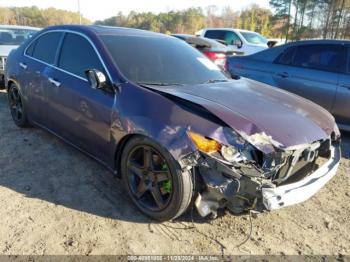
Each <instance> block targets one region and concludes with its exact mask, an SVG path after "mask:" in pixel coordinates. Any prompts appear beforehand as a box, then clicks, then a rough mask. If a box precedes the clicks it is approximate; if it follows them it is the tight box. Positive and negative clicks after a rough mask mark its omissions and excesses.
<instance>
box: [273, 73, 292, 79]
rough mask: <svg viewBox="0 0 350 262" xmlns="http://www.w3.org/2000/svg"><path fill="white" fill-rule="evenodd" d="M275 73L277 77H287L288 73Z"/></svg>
mask: <svg viewBox="0 0 350 262" xmlns="http://www.w3.org/2000/svg"><path fill="white" fill-rule="evenodd" d="M276 75H277V76H279V77H282V78H287V77H289V74H288V73H287V72H282V73H277V74H276Z"/></svg>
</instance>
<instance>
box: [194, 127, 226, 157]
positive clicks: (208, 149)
mask: <svg viewBox="0 0 350 262" xmlns="http://www.w3.org/2000/svg"><path fill="white" fill-rule="evenodd" d="M188 135H189V137H190V138H191V140H192V141H193V143H194V144H195V145H196V146H197V148H198V149H199V150H200V151H202V152H205V153H213V152H217V151H220V149H221V145H220V144H219V143H218V142H217V141H215V140H212V139H207V138H205V137H203V136H201V135H198V134H196V133H193V132H188Z"/></svg>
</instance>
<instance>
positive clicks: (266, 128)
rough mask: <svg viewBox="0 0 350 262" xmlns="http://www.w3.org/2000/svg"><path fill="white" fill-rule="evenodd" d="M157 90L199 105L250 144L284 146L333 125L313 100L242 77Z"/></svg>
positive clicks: (319, 135)
mask: <svg viewBox="0 0 350 262" xmlns="http://www.w3.org/2000/svg"><path fill="white" fill-rule="evenodd" d="M153 88H154V87H153ZM157 89H158V90H159V91H161V92H165V93H168V94H171V95H174V96H177V97H181V98H182V99H186V100H188V101H191V102H194V103H197V104H199V105H202V106H203V107H204V108H206V109H207V110H208V111H210V112H211V113H212V114H214V115H216V116H217V117H218V118H220V119H221V120H222V121H224V122H225V123H226V124H227V125H229V126H230V127H231V128H232V129H233V130H235V131H236V132H237V133H238V134H240V135H241V136H243V137H244V138H245V139H247V140H248V141H249V142H251V143H253V144H254V139H255V140H256V141H257V142H256V143H267V142H269V143H271V144H272V145H273V146H274V147H277V148H280V149H288V148H292V147H295V146H299V145H304V144H309V143H312V142H315V141H317V140H321V139H326V138H328V137H329V136H330V134H331V133H332V131H333V130H334V126H335V122H334V118H333V117H332V116H331V115H330V114H329V113H328V112H327V111H326V110H325V109H323V108H321V107H320V106H318V105H316V104H314V103H313V102H311V101H309V100H306V99H304V98H301V97H299V96H296V95H294V94H291V93H289V92H286V91H283V90H280V89H277V88H273V87H270V86H268V85H265V84H262V83H259V82H256V81H253V80H248V79H244V78H243V79H240V80H235V81H230V82H222V83H215V84H201V85H193V86H183V87H181V86H180V87H179V86H173V87H157ZM258 140H259V141H258ZM262 140H264V141H262ZM259 148H260V149H261V146H260V147H259ZM263 151H264V150H263ZM267 151H268V150H267Z"/></svg>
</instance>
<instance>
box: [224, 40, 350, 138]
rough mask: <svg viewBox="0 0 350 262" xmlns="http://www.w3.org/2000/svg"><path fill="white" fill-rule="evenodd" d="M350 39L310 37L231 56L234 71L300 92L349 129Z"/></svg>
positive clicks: (233, 73)
mask: <svg viewBox="0 0 350 262" xmlns="http://www.w3.org/2000/svg"><path fill="white" fill-rule="evenodd" d="M349 47H350V41H339V40H309V41H299V42H294V43H289V44H286V45H282V46H277V47H274V48H272V49H270V50H266V51H263V52H261V53H258V54H255V55H251V56H247V57H239V58H238V57H234V58H232V59H230V60H229V62H228V67H229V70H230V72H231V74H232V75H233V76H234V77H236V76H243V77H248V78H251V79H254V80H257V81H260V82H263V83H266V84H269V85H272V86H275V87H278V88H281V89H284V90H287V91H289V92H292V93H295V94H298V95H300V96H303V97H305V98H307V99H310V100H312V101H314V102H316V103H317V104H319V105H321V106H322V107H324V108H325V109H327V110H328V111H329V112H331V113H332V114H333V115H334V117H335V119H336V121H337V123H338V124H339V126H340V128H341V129H344V130H348V131H350V59H349V57H350V50H349Z"/></svg>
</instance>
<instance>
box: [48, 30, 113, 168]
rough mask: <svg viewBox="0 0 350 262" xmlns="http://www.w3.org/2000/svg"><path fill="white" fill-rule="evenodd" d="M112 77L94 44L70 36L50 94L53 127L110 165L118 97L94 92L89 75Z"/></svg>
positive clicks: (70, 140) (75, 35)
mask: <svg viewBox="0 0 350 262" xmlns="http://www.w3.org/2000/svg"><path fill="white" fill-rule="evenodd" d="M88 69H97V70H99V71H101V72H103V73H104V74H105V75H106V76H107V78H108V74H107V72H106V69H105V67H104V66H103V64H102V60H101V59H100V58H99V56H98V54H97V52H96V51H95V49H94V47H93V45H92V43H91V42H90V41H89V40H88V39H87V38H86V37H84V36H82V35H79V34H76V33H66V34H65V36H64V39H63V42H62V46H61V48H60V54H59V58H58V61H57V68H55V69H54V70H53V71H52V72H51V74H50V79H52V85H51V88H50V90H49V92H48V100H49V102H50V110H49V111H48V115H49V117H50V121H51V123H50V127H51V129H52V130H53V131H54V132H56V133H57V134H58V135H60V136H61V137H63V138H65V139H66V140H68V141H69V142H71V143H72V144H74V145H76V146H78V147H79V148H80V149H82V150H84V151H86V152H88V153H90V154H92V155H94V156H96V157H97V158H99V159H100V160H102V161H108V160H109V158H108V156H110V153H111V152H110V139H111V136H110V131H111V118H112V117H111V116H112V107H113V102H114V93H113V92H108V91H104V90H100V89H93V88H91V85H90V84H89V82H88V80H87V77H86V74H85V71H86V70H88Z"/></svg>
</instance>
